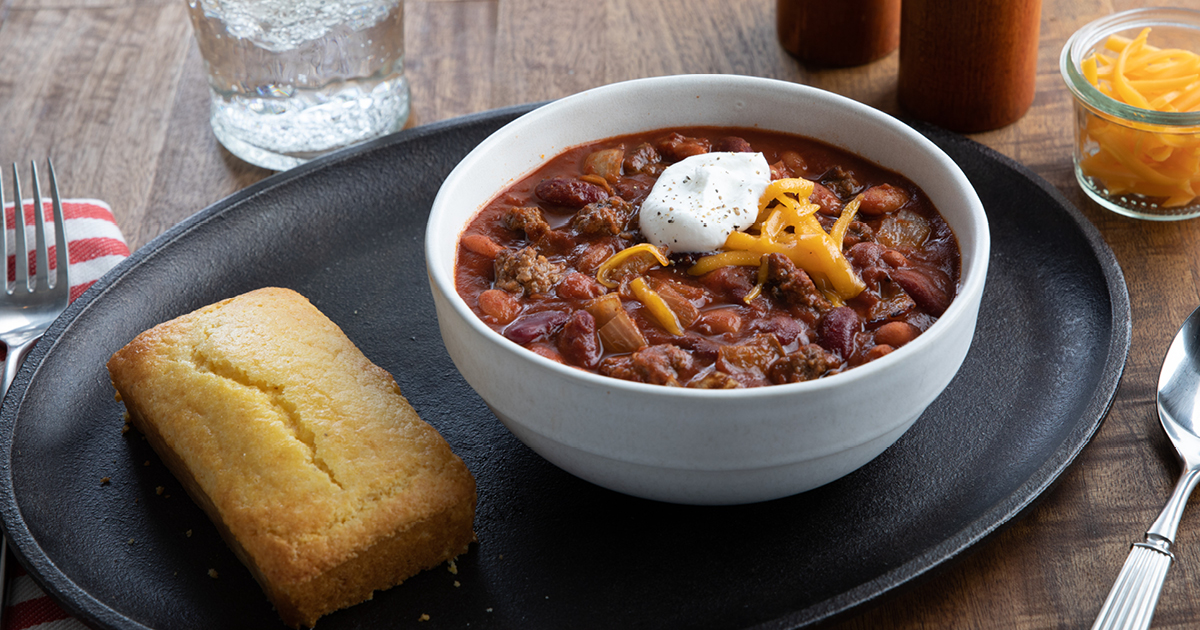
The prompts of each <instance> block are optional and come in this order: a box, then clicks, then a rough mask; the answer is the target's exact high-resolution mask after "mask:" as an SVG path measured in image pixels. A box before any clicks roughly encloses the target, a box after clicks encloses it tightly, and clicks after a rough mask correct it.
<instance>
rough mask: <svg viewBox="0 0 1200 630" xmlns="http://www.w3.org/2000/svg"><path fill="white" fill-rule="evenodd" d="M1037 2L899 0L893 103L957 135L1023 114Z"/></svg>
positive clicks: (1030, 87)
mask: <svg viewBox="0 0 1200 630" xmlns="http://www.w3.org/2000/svg"><path fill="white" fill-rule="evenodd" d="M1041 13H1042V2H1041V0H904V5H903V8H902V10H901V18H900V76H899V83H898V86H897V97H898V99H899V102H900V107H901V108H903V109H904V110H905V111H906V112H907V113H909V114H910V115H912V116H915V117H917V118H920V119H922V120H925V121H928V122H931V123H934V124H936V125H939V126H941V127H945V128H946V129H950V130H952V131H957V132H961V133H971V132H977V131H987V130H990V129H997V128H999V127H1003V126H1005V125H1008V124H1010V123H1013V122H1015V121H1016V120H1017V119H1019V118H1020V117H1021V116H1023V115H1025V112H1026V110H1028V109H1029V106H1030V105H1031V104H1032V103H1033V94H1034V83H1035V79H1036V77H1037V52H1038V28H1039V26H1040V24H1041Z"/></svg>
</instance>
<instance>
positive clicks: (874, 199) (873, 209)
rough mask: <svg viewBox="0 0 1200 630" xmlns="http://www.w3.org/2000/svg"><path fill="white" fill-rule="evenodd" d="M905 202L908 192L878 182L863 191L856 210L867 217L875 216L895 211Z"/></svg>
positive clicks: (906, 201)
mask: <svg viewBox="0 0 1200 630" xmlns="http://www.w3.org/2000/svg"><path fill="white" fill-rule="evenodd" d="M906 203H908V193H906V192H904V191H903V190H901V189H899V188H896V187H895V186H893V185H891V184H880V185H878V186H872V187H870V188H868V189H867V190H866V191H865V192H863V194H862V201H860V202H859V205H858V211H859V212H861V213H862V214H864V215H866V216H869V217H877V216H880V215H884V214H887V213H889V212H895V211H897V210H899V209H900V207H901V206H903V205H904V204H906Z"/></svg>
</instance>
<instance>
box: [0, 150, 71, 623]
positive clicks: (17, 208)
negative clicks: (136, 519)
mask: <svg viewBox="0 0 1200 630" xmlns="http://www.w3.org/2000/svg"><path fill="white" fill-rule="evenodd" d="M29 165H30V170H31V176H32V179H33V194H32V198H33V206H34V208H35V212H34V216H35V219H34V250H35V252H36V253H35V256H36V261H35V264H34V266H35V269H34V271H35V272H36V274H37V275H36V276H33V275H31V274H30V268H29V249H28V247H27V242H26V236H25V229H26V225H27V224H26V222H25V211H24V210H25V206H24V202H23V201H22V196H21V179H20V175H21V174H20V171H19V170H18V169H17V165H16V164H15V163H14V164H13V165H12V176H13V209H14V212H13V217H14V221H13V227H14V231H15V233H16V234H15V243H14V245H15V247H14V248H13V251H11V252H10V251H9V249H8V238H7V236H6V235H7V230H8V228H9V225H8V217H7V216H6V213H0V227H3V228H4V230H5V232H0V256H3V257H2V258H0V260H3V261H4V270H5V272H6V273H5V276H4V285H3V286H4V291H0V341H3V342H4V345H5V346H7V347H8V355H7V356H6V357H5V360H4V381H3V385H2V387H3V389H0V400H3V398H4V396H5V395H6V394H7V393H8V386H9V385H12V382H13V379H14V378H15V377H16V375H17V370H18V369H19V368H20V367H21V362H22V361H24V360H25V356H26V355H28V354H29V350H30V348H32V347H33V344H34V343H35V342H36V341H37V340H38V339H40V338H41V337H42V333H44V332H46V329H47V328H49V327H50V324H51V322H53V321H54V320H55V319H57V318H58V316H59V314H60V313H62V312H63V311H64V310H66V308H67V304H69V303H70V301H71V282H70V280H69V279H68V275H67V267H68V265H69V262H68V257H67V235H66V229H65V227H64V223H63V209H62V199H60V198H59V195H58V179H57V177H55V174H54V163H53V162H51V161H49V160H47V161H46V166H47V168H48V171H49V174H50V199H51V203H52V205H53V207H54V246H55V247H54V249H55V256H54V265H55V270H54V276H53V282H51V279H52V276H51V275H50V263H49V261H50V254H49V252H50V248H49V246H48V245H47V243H46V219H45V207H44V206H43V205H42V186H41V182H39V181H38V170H37V163H36V162H30V164H29ZM3 201H4V183H3V181H0V207H2V206H3ZM9 256H12V257H13V259H14V265H13V266H14V267H15V272H14V273H15V278H16V282H15V284H14V286H13V287H12V288H11V289H9V288H8V274H7V271H8V258H9ZM7 559H8V539H7V537H4V538H0V624H2V623H3V614H4V606H5V605H6V604H7V603H8V584H7V577H8V562H7Z"/></svg>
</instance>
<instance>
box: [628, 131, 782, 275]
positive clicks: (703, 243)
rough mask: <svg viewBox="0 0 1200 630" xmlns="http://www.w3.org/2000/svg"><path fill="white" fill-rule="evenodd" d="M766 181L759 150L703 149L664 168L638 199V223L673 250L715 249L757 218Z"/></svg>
mask: <svg viewBox="0 0 1200 630" xmlns="http://www.w3.org/2000/svg"><path fill="white" fill-rule="evenodd" d="M770 183H771V167H770V165H768V164H767V159H766V158H765V157H763V154H762V153H721V152H717V153H705V154H702V155H693V156H692V157H689V158H685V159H683V160H680V161H679V162H676V163H675V164H672V165H671V166H669V167H667V169H666V170H664V171H663V172H662V175H660V176H659V178H658V181H657V182H656V183H655V184H654V188H653V189H651V191H650V195H649V196H648V197H646V200H645V201H643V202H642V209H641V212H640V213H639V215H640V218H639V223H640V227H641V229H642V234H643V235H645V237H646V239H647V240H648V241H650V243H651V244H653V245H657V246H660V247H666V248H668V249H669V250H670V251H671V252H674V253H684V252H711V251H713V250H717V249H720V248H721V246H722V245H724V244H725V239H727V238H729V235H730V234H731V233H733V231H734V230H744V229H746V228H748V227H750V226H751V225H753V224H754V221H755V219H757V218H758V200H759V198H761V197H762V195H763V191H765V190H766V188H767V185H769V184H770Z"/></svg>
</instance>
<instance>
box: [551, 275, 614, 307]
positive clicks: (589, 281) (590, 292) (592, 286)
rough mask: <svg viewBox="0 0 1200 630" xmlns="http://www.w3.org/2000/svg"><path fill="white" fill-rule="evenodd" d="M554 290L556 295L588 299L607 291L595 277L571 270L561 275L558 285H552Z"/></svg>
mask: <svg viewBox="0 0 1200 630" xmlns="http://www.w3.org/2000/svg"><path fill="white" fill-rule="evenodd" d="M554 292H555V293H557V294H558V297H562V298H567V299H570V300H590V299H592V298H598V297H600V296H601V295H604V294H605V293H608V289H605V288H604V285H602V284H600V283H599V282H596V279H595V278H593V277H591V276H589V275H587V274H582V273H579V272H578V271H572V272H571V273H568V274H567V275H565V276H563V279H562V280H561V281H559V283H558V286H556V287H554Z"/></svg>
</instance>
